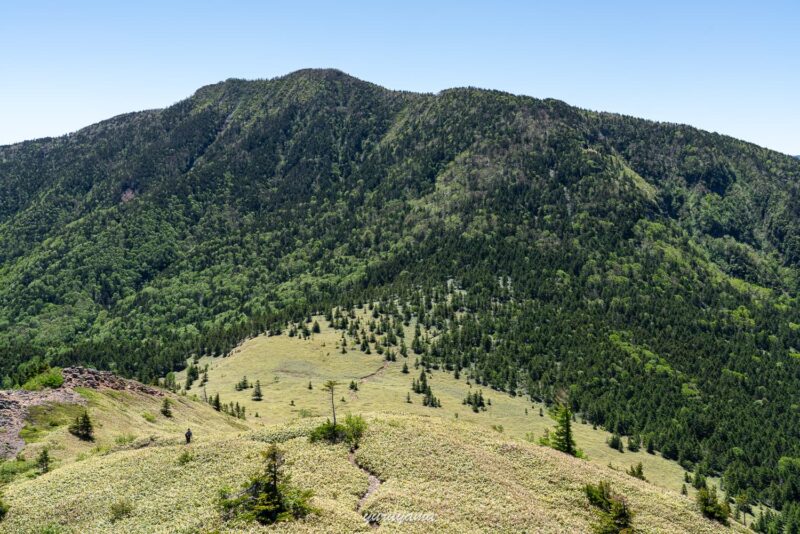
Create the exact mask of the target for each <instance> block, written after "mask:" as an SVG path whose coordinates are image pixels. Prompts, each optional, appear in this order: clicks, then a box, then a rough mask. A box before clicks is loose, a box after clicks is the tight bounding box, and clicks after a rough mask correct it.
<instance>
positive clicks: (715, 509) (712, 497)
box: [697, 487, 731, 525]
mask: <svg viewBox="0 0 800 534" xmlns="http://www.w3.org/2000/svg"><path fill="white" fill-rule="evenodd" d="M697 504H698V505H700V511H701V512H702V513H703V515H704V516H706V517H707V518H709V519H713V520H714V521H719V522H720V523H722V524H723V525H727V524H728V516H730V515H731V508H730V506H729V505H728V503H727V502H726V501H725V500H723V501H722V502H720V501H719V500H718V499H717V488H716V487H712V488H711V489H708V488H707V487H702V488H700V490H699V491H698V492H697Z"/></svg>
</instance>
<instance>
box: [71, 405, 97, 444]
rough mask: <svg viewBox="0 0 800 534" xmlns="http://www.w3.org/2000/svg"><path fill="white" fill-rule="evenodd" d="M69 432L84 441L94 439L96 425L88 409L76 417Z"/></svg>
mask: <svg viewBox="0 0 800 534" xmlns="http://www.w3.org/2000/svg"><path fill="white" fill-rule="evenodd" d="M69 432H70V434H72V435H74V436H76V437H78V438H80V439H82V440H83V441H92V440H94V427H93V425H92V420H91V419H90V418H89V412H88V411H86V410H84V411H83V415H80V416H78V417H76V418H75V421H74V422H73V423H72V424H71V425H70V427H69Z"/></svg>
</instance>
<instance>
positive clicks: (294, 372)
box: [179, 310, 693, 492]
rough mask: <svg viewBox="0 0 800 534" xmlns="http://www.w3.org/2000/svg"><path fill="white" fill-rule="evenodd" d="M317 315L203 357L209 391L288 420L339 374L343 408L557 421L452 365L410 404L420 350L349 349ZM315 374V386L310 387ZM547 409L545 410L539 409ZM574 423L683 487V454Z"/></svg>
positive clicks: (512, 423) (491, 425)
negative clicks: (483, 406) (427, 397)
mask: <svg viewBox="0 0 800 534" xmlns="http://www.w3.org/2000/svg"><path fill="white" fill-rule="evenodd" d="M359 317H360V318H361V319H362V320H363V321H365V322H366V320H367V312H366V310H361V311H360V313H359ZM314 320H316V321H317V323H318V324H319V325H320V329H321V331H320V333H318V334H312V336H311V337H310V338H309V339H301V338H300V337H297V336H295V337H289V335H288V334H287V333H283V334H281V335H279V336H271V337H268V336H259V337H256V338H253V339H250V340H248V341H246V342H245V343H243V344H242V345H241V346H240V347H238V348H237V349H235V350H234V351H233V352H232V353H231V355H229V356H227V357H223V358H210V357H206V358H201V359H200V363H199V365H200V366H201V367H204V366H205V365H206V364H208V366H209V373H208V376H209V381H208V384H206V386H205V391H206V395H207V396H213V395H215V394H219V395H220V398H221V399H222V400H223V401H225V402H230V401H233V402H238V403H240V404H242V405H244V406H246V407H247V412H248V413H249V414H251V415H253V414H255V413H256V412H258V414H259V418H257V419H254V418H252V417H250V419H249V421H250V422H251V423H253V424H259V423H261V424H282V423H285V422H287V421H291V420H293V419H295V418H302V417H311V416H320V415H327V414H329V413H330V399H329V397H328V396H327V395H326V394H325V393H324V392H323V391H322V390H321V388H320V386H321V385H322V383H323V382H324V381H325V380H336V381H338V382H340V383H341V386H340V391H339V392H338V393H337V394H336V404H337V410H339V412H340V413H342V414H344V413H346V412H353V413H364V412H374V413H393V414H403V415H404V414H414V415H424V416H432V417H436V418H437V419H436V420H437V421H438V420H439V419H445V420H455V419H456V418H457V419H458V420H459V421H461V422H469V423H475V424H477V425H478V426H479V428H481V429H483V430H484V431H487V432H494V433H496V432H498V431H499V430H500V429H502V433H503V434H505V435H508V436H510V437H513V438H517V439H521V440H526V439H527V440H530V439H531V438H534V439H538V438H539V437H541V436H542V435H543V434H544V431H545V429H547V428H552V427H553V421H552V419H551V418H550V417H549V416H548V411H547V408H546V407H545V406H544V405H542V404H537V403H531V402H529V400H528V399H527V398H525V397H523V396H510V395H508V394H507V393H502V392H497V391H494V390H492V389H490V388H482V387H477V386H475V385H470V384H468V382H469V380H468V378H467V377H466V374H464V375H462V377H461V378H460V379H459V380H455V379H454V378H453V374H452V373H446V372H444V371H433V372H432V374H431V376H430V378H429V383H430V384H431V387H432V389H433V392H434V394H435V395H436V396H437V397H438V398H439V399H440V400H441V402H442V407H441V408H428V407H425V406H423V405H422V396H419V395H415V394H414V393H411V401H412V402H411V404H409V403H408V402H407V401H406V395H407V394H408V393H409V392H410V391H411V382H412V379H414V378H417V377H418V376H419V373H420V370H419V369H415V368H414V361H415V359H416V357H415V355H414V353H413V352H411V351H410V350H409V356H408V358H407V359H404V358H402V357H401V356H399V355H398V358H397V361H396V362H386V361H384V357H383V356H381V355H380V354H377V353H376V352H375V351H374V350H372V351H371V354H365V353H364V352H362V351H361V350H359V349H358V348H357V347H352V346H348V349H347V353H346V354H342V353H341V346H340V344H339V343H340V341H341V336H342V333H341V331H339V330H335V329H333V328H330V327H329V326H328V323H327V322H326V321H325V320H324V318H322V317H315V318H314ZM413 324H414V323H412V324H411V326H410V327H407V334H406V336H405V337H406V339H407V340H408V341H410V339H411V335H412V332H413ZM404 361H405V362H406V363H407V364H408V367H409V373H408V374H404V373H403V372H402V367H403V363H404ZM184 374H185V373H181V374H180V375H179V381H184V380H185V379H184ZM243 376H246V377H247V379H248V381H251V382H255V381H256V380H260V381H261V386H262V392H263V395H264V399H263V400H262V401H261V402H255V401H253V400H252V398H251V397H252V392H253V390H252V389H247V390H243V391H236V387H235V386H236V383H237V382H239V381H240V380H241V379H242V377H243ZM363 377H367V378H363ZM352 380H355V381H357V382H358V384H359V389H358V391H357V392H352V391H350V390H349V389H348V386H349V384H350V382H351V381H352ZM309 382H311V384H312V387H313V388H314V389H312V390H309V389H308V383H309ZM477 389H482V390H483V393H484V396H485V397H487V398H488V399H490V400H491V403H492V404H491V406H489V407H488V409H487V411H485V412H480V413H474V412H473V411H472V409H471V408H470V407H469V406H466V405H464V404H462V401H463V399H464V398H465V397H466V395H467V393H468V392H470V391H474V390H477ZM189 393H190V394H191V393H194V394H197V395H200V396H202V389H201V388H200V387H199V386H198V385H197V383H196V384H195V386H194V388H193V389H191V390H190V391H189ZM292 401H294V406H292V405H291V403H292ZM540 409H541V410H542V412H543V413H544V416H540V415H539V414H540ZM526 410H527V414H526ZM579 421H580V420H579ZM573 428H574V430H575V437H576V441H577V443H578V446H579V447H580V448H581V449H583V451H584V452H585V453H586V454H587V455H588V457H589V460H590V461H591V462H592V463H594V464H597V465H602V466H608V465H612V466H614V467H616V468H618V469H622V470H626V469H627V468H628V467H629V466H631V465H635V464H637V463H638V462H642V465H643V466H644V472H645V475H646V477H647V478H648V480H650V481H651V482H652V483H653V484H655V485H658V486H661V487H663V488H666V489H670V490H674V491H676V492H677V491H679V490H680V488H681V485H682V484H683V481H684V470H683V469H682V468H681V467H680V466H679V465H678V464H677V463H676V462H672V461H668V460H665V459H663V458H662V457H661V456H659V455H652V454H647V452H645V450H644V447H643V448H642V449H641V450H640V451H639V452H635V453H633V452H630V451H627V450H626V451H625V453H624V454H623V453H619V452H617V451H616V450H614V449H611V448H610V447H609V446H608V445H607V443H606V440H607V439H608V437H609V436H610V434H609V433H608V432H604V431H602V430H599V429H593V428H592V426H591V425H588V424H580V423H578V424H575V425H574V427H573ZM689 489H690V491H693V490H692V489H691V488H689Z"/></svg>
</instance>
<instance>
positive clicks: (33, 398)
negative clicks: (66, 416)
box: [0, 367, 164, 459]
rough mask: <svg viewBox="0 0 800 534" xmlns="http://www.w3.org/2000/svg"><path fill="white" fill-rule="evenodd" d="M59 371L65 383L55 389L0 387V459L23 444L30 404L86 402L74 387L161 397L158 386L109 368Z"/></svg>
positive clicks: (161, 392)
mask: <svg viewBox="0 0 800 534" xmlns="http://www.w3.org/2000/svg"><path fill="white" fill-rule="evenodd" d="M61 372H62V374H63V376H64V383H63V384H62V385H61V387H59V388H56V389H43V390H41V391H24V390H8V391H2V390H0V459H2V458H10V457H12V456H14V455H15V454H17V453H18V452H19V451H21V450H22V449H23V447H25V441H23V439H22V438H20V437H19V432H20V430H22V428H23V427H24V426H25V419H26V418H27V417H28V410H29V409H30V407H31V406H38V405H41V404H49V403H67V404H86V399H84V398H83V397H81V396H80V395H79V394H78V393H76V392H75V388H89V389H113V390H117V391H130V392H134V393H143V394H146V395H152V396H154V397H162V396H164V392H163V391H161V390H160V389H157V388H154V387H150V386H146V385H144V384H142V383H139V382H136V381H135V380H126V379H125V378H120V377H118V376H117V375H115V374H114V373H112V372H109V371H98V370H96V369H88V368H86V367H67V368H65V369H62V371H61Z"/></svg>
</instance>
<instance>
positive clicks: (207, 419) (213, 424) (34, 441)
mask: <svg viewBox="0 0 800 534" xmlns="http://www.w3.org/2000/svg"><path fill="white" fill-rule="evenodd" d="M77 391H78V393H79V394H80V395H81V396H82V397H84V398H85V399H86V406H81V405H77V404H47V405H43V406H35V407H33V408H32V409H31V410H30V415H29V417H28V419H27V423H26V425H25V427H24V428H23V429H22V432H21V433H20V435H21V436H22V437H23V438H24V439H25V441H26V446H25V449H23V451H22V457H24V458H26V459H27V460H29V461H30V460H31V459H33V458H35V457H36V456H37V455H38V454H39V452H40V451H41V450H42V449H45V448H46V449H47V450H48V452H49V454H50V456H51V458H52V459H53V461H54V466H55V467H59V466H63V465H66V464H70V463H74V462H81V461H84V460H86V459H88V458H92V457H95V456H102V455H105V454H108V453H109V452H114V451H117V450H121V449H129V448H138V447H145V446H149V445H150V444H152V443H156V442H158V443H179V442H180V441H182V440H183V439H184V438H183V433H184V432H186V429H187V428H192V429H194V430H195V431H196V430H197V429H198V428H202V429H203V430H202V432H200V433H199V434H201V436H202V437H200V436H198V438H199V439H201V440H202V439H206V440H207V439H209V438H210V437H211V436H215V437H218V436H222V435H229V434H230V433H232V432H235V433H239V432H242V431H246V430H249V429H250V428H251V427H250V426H249V425H247V424H246V422H243V421H240V420H237V419H235V418H233V417H230V416H227V415H224V414H221V413H218V412H216V411H214V410H213V409H212V408H211V407H209V406H206V405H205V404H203V403H200V402H195V401H193V400H190V399H188V398H186V397H183V396H180V395H172V394H167V395H168V397H169V399H170V400H171V401H172V417H169V418H168V417H165V416H163V415H162V414H161V413H160V409H161V403H162V400H163V399H162V398H157V397H153V396H150V395H147V394H145V393H139V392H131V391H115V390H109V389H101V390H93V389H88V388H78V390H77ZM84 409H86V410H88V412H89V414H90V417H91V418H92V422H93V424H94V435H95V439H94V441H91V442H87V441H81V440H80V439H78V438H76V437H75V436H73V435H72V434H70V433H69V431H68V427H69V425H70V423H72V421H73V420H74V419H75V417H77V416H78V415H80V414H82V413H83V410H84Z"/></svg>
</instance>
